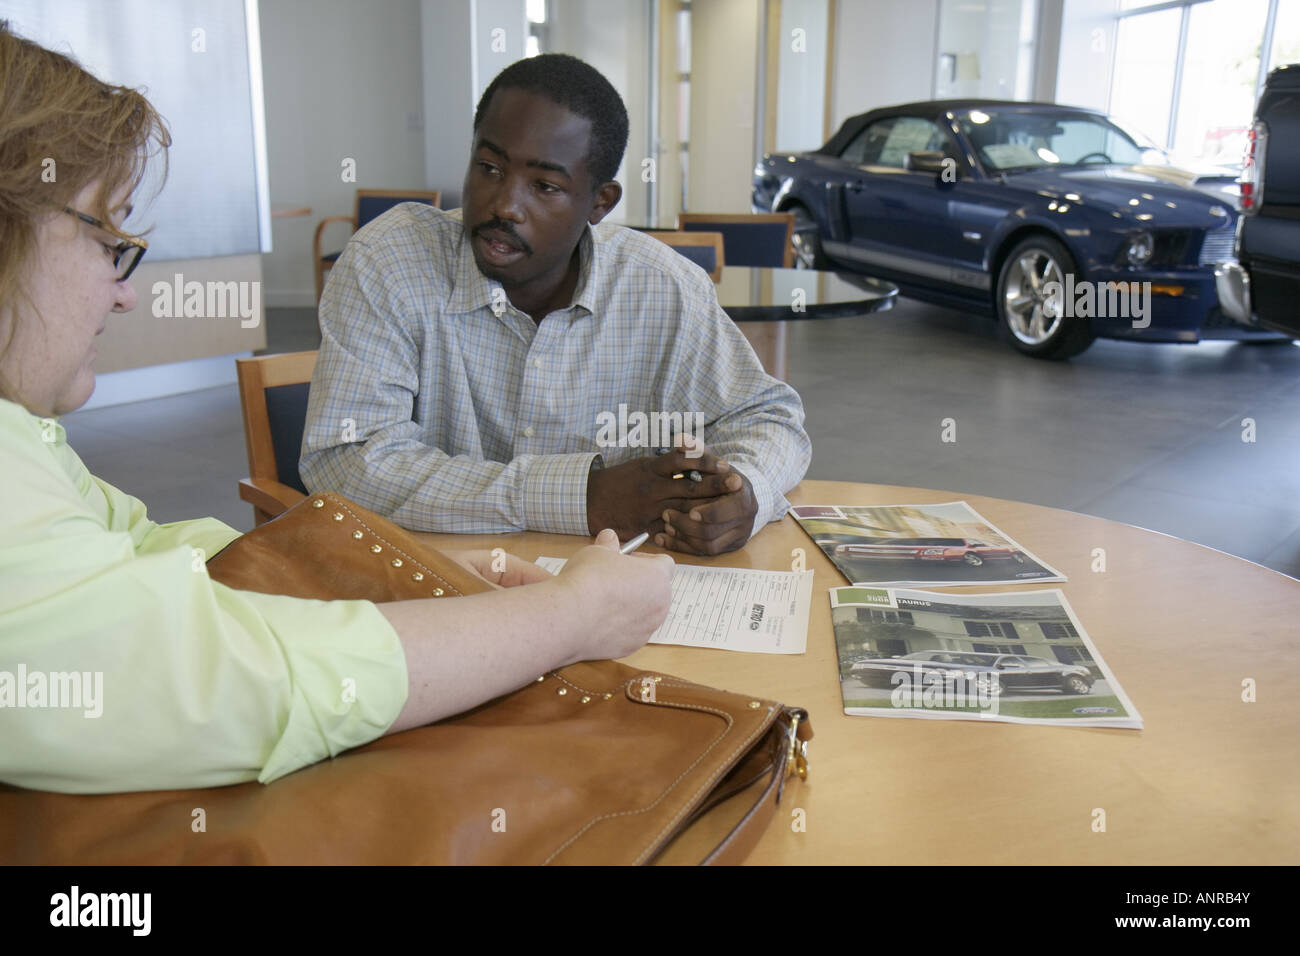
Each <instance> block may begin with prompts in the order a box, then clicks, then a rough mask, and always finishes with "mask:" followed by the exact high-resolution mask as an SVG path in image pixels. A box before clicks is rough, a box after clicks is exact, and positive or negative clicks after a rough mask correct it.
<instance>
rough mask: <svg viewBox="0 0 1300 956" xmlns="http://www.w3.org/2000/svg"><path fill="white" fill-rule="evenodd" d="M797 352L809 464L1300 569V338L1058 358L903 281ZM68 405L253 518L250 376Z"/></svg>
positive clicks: (133, 479)
mask: <svg viewBox="0 0 1300 956" xmlns="http://www.w3.org/2000/svg"><path fill="white" fill-rule="evenodd" d="M314 319H315V317H314V313H313V311H312V310H310V309H273V310H269V312H268V317H267V334H268V342H269V345H270V349H269V351H277V352H278V351H294V350H297V349H305V348H314V347H315V346H316V344H317V341H318V339H317V338H316V332H315V320H314ZM789 353H790V381H791V384H793V385H794V386H795V388H796V389H797V390H798V391H799V393H800V394H801V395H802V396H803V400H804V406H805V410H806V412H807V415H808V431H809V434H810V435H811V436H812V440H813V461H812V467H811V468H810V469H809V472H808V477H809V478H823V479H837V480H844V481H849V480H852V481H865V482H874V483H879V484H898V485H914V486H918V487H924V488H942V489H945V490H948V491H953V492H957V493H968V494H980V495H990V496H994V497H999V498H1013V499H1019V500H1022V501H1029V502H1033V503H1036V504H1042V505H1050V506H1053V507H1057V508H1066V509H1069V510H1072V511H1080V512H1084V513H1087V514H1093V515H1099V516H1101V517H1105V518H1111V519H1114V520H1117V521H1125V522H1128V523H1130V524H1135V525H1140V526H1142V527H1145V528H1151V529H1153V530H1156V531H1162V532H1165V533H1167V534H1172V535H1176V536H1178V537H1181V538H1186V539H1188V540H1190V541H1196V542H1199V543H1201V544H1206V545H1209V546H1211V547H1214V548H1218V549H1220V550H1222V551H1227V552H1229V553H1231V554H1235V555H1239V556H1240V557H1244V558H1248V559H1250V560H1252V561H1256V562H1258V563H1260V564H1264V565H1267V566H1268V567H1270V568H1274V569H1276V570H1278V571H1282V572H1284V573H1287V574H1290V575H1292V576H1294V577H1300V347H1297V346H1293V345H1268V346H1260V345H1254V346H1251V345H1235V344H1229V343H1205V344H1201V345H1197V346H1179V345H1137V344H1130V343H1123V342H1108V341H1099V342H1098V343H1097V344H1096V345H1094V346H1093V347H1092V348H1091V349H1090V350H1088V351H1087V352H1085V353H1084V354H1083V355H1081V356H1079V357H1077V358H1075V359H1073V360H1071V361H1069V362H1066V363H1047V362H1039V361H1035V360H1032V359H1027V358H1023V357H1021V356H1020V355H1019V354H1017V353H1016V352H1014V351H1012V350H1011V349H1010V348H1009V347H1008V346H1006V345H1004V344H1002V343H1001V342H1000V341H999V340H998V339H997V337H996V336H995V334H994V330H993V327H992V325H991V323H988V322H986V321H985V320H980V319H973V318H967V317H966V316H964V315H962V314H960V313H957V312H954V311H951V310H948V309H941V308H937V307H934V306H928V305H923V304H920V303H916V302H912V301H909V300H902V301H900V303H899V304H898V306H897V308H895V309H894V310H892V311H890V312H885V313H881V314H879V315H875V316H866V317H863V318H853V319H835V320H830V321H822V322H805V323H797V324H795V325H794V326H792V328H791V331H790V344H789ZM948 418H951V419H953V420H954V422H953V424H954V425H955V429H953V430H950V431H951V432H952V433H953V434H954V435H955V438H956V440H955V441H952V442H945V441H943V440H942V431H943V428H944V419H948ZM1243 419H1253V421H1254V438H1255V440H1254V441H1253V442H1248V441H1243V433H1244V431H1245V430H1246V428H1247V427H1248V426H1244V425H1243ZM64 424H65V425H66V427H67V430H68V436H69V440H70V441H71V442H72V445H73V447H74V448H76V449H77V451H78V452H79V453H80V454H81V456H82V458H83V459H84V460H85V462H86V464H87V465H88V466H89V468H90V470H91V471H92V472H94V473H95V474H97V475H98V476H100V477H101V478H103V479H104V480H106V481H108V482H110V483H112V484H115V485H117V486H118V487H120V488H123V489H125V490H127V491H129V492H130V493H131V494H134V495H135V496H136V497H138V498H141V499H142V500H143V501H144V502H145V503H146V504H147V505H148V506H149V510H150V514H151V516H152V517H153V518H154V519H155V520H158V521H173V520H177V519H180V518H188V517H195V516H198V515H208V514H211V515H215V516H217V517H218V518H221V519H222V520H224V521H226V522H228V523H229V524H231V525H233V526H234V527H236V528H239V529H242V530H247V529H248V528H250V527H251V526H252V509H251V508H250V507H249V506H248V505H246V504H244V503H243V502H241V501H239V499H238V497H237V492H236V482H237V481H238V479H239V478H241V477H244V476H245V475H246V474H247V464H246V459H245V452H244V439H243V431H242V425H241V419H240V412H239V397H238V394H237V393H236V390H235V387H234V386H233V385H232V386H227V387H223V388H214V389H208V390H206V391H202V392H193V393H190V394H186V395H178V396H174V397H171V398H164V399H158V400H155V401H150V402H139V403H136V404H132V405H120V406H116V407H111V408H102V409H94V410H91V411H86V412H77V413H74V414H72V415H68V416H66V417H65V419H64ZM826 503H827V504H834V503H835V502H826ZM1005 530H1007V532H1008V533H1010V534H1012V535H1014V533H1015V531H1014V529H1010V528H1008V529H1005Z"/></svg>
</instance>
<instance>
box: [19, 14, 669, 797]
mask: <svg viewBox="0 0 1300 956" xmlns="http://www.w3.org/2000/svg"><path fill="white" fill-rule="evenodd" d="M169 145H170V141H169V134H168V132H167V128H166V126H165V124H164V122H163V120H162V118H161V117H160V116H159V115H158V114H157V112H155V110H154V109H153V107H152V106H151V105H150V104H149V102H148V101H147V100H146V99H144V97H143V96H141V95H140V94H139V93H138V92H136V91H134V90H130V89H126V88H123V87H115V86H110V85H107V84H104V83H102V82H100V81H98V80H96V79H95V78H94V77H92V76H91V75H89V74H88V73H86V72H85V71H84V70H82V69H81V68H80V67H79V66H77V64H76V63H74V62H73V61H71V60H70V59H68V58H66V57H64V56H61V55H59V54H56V53H52V52H50V51H48V50H45V49H43V48H41V47H40V46H37V45H36V44H34V43H31V42H30V41H27V40H24V39H22V38H20V37H18V36H16V35H14V33H13V32H12V31H11V30H10V29H9V27H8V25H7V24H5V23H4V22H3V21H0V741H3V744H2V745H0V782H5V783H10V784H15V785H18V786H22V787H29V788H34V789H42V790H57V791H64V792H78V793H94V792H107V791H125V790H151V789H170V788H183V787H206V786H217V785H223V784H229V783H237V782H242V781H246V780H252V779H258V780H261V781H263V782H269V781H271V780H274V779H275V778H277V777H280V776H282V775H284V774H286V773H290V772H291V771H293V770H296V769H298V768H299V767H302V766H305V765H307V764H310V763H313V762H315V761H317V760H320V759H322V758H324V757H327V756H332V755H334V754H337V753H339V752H340V751H343V750H346V749H348V748H350V747H355V746H359V745H361V744H363V743H367V742H369V741H371V740H373V739H375V738H377V737H380V736H382V735H384V734H387V733H394V732H397V731H400V730H405V729H408V728H411V727H416V726H420V725H422V724H426V723H429V722H432V721H434V720H438V719H440V718H442V717H446V716H450V715H452V714H456V713H459V712H461V711H464V710H467V709H469V708H471V707H474V706H477V705H478V704H481V703H483V702H485V701H487V700H490V699H492V698H494V697H496V696H499V695H501V694H503V693H506V692H508V691H510V690H513V689H515V688H517V687H520V686H523V685H524V684H526V683H528V682H529V681H530V680H532V679H534V678H536V676H537V675H538V674H540V673H543V672H544V671H546V670H549V669H551V668H554V667H558V666H562V665H565V664H568V663H572V662H574V661H579V660H587V659H599V658H607V657H620V656H623V655H625V654H629V653H631V652H632V651H633V650H635V649H636V648H638V647H640V646H641V645H642V644H643V643H645V641H646V639H647V638H648V637H649V636H650V634H651V633H653V631H654V629H655V628H656V627H658V625H659V624H660V623H661V622H662V621H663V618H664V616H665V614H666V612H667V607H668V597H669V579H670V577H671V572H672V561H671V559H669V558H667V557H666V556H657V557H648V556H636V555H630V556H624V555H620V554H619V553H618V544H617V539H616V538H615V536H614V534H613V532H612V531H605V532H602V533H601V535H600V536H598V537H597V539H596V544H595V545H593V546H590V547H587V548H584V549H583V550H581V551H579V552H578V553H577V554H576V555H575V556H574V558H572V559H571V560H570V561H569V562H568V565H567V566H566V568H565V571H564V572H563V573H562V574H561V575H560V576H558V577H555V578H552V577H550V576H549V575H548V574H546V573H545V572H542V571H540V570H539V569H537V568H536V567H534V566H532V565H529V564H527V563H526V562H523V561H520V560H519V559H517V558H511V559H510V561H509V562H508V564H507V567H506V570H505V571H504V572H495V571H493V570H492V569H491V568H490V563H491V562H490V555H489V554H487V553H485V552H471V553H466V554H463V555H460V556H458V557H457V560H459V561H461V562H462V563H463V564H465V566H466V567H468V568H470V569H471V570H473V571H476V572H477V573H479V574H481V575H482V576H484V577H486V578H488V579H489V581H490V582H491V583H493V584H494V585H497V586H499V587H500V589H499V590H494V591H492V592H489V593H486V594H479V595H474V596H471V597H464V598H457V599H453V600H446V599H444V600H433V599H430V600H427V601H402V602H396V603H392V604H384V605H375V604H371V603H369V602H364V601H329V602H322V601H307V600H300V599H297V598H289V597H281V596H275V595H264V594H255V593H252V592H246V591H235V590H232V589H230V588H227V587H224V586H223V585H220V584H216V583H214V582H213V581H212V580H211V579H210V578H209V577H208V575H207V574H206V570H205V568H204V566H203V564H202V562H201V561H200V560H196V558H195V555H196V554H197V553H198V552H197V551H196V550H195V549H202V552H203V553H205V554H208V555H212V554H216V553H217V552H218V551H220V550H221V549H222V548H223V547H225V546H226V545H227V544H229V543H230V542H231V541H232V540H234V538H236V537H237V536H238V532H236V531H235V530H234V529H232V528H229V527H227V526H226V525H224V524H222V523H221V522H219V521H216V520H215V519H211V518H200V519H197V520H193V521H181V522H175V523H172V524H166V525H158V524H155V523H154V522H152V521H150V520H149V519H148V517H147V515H146V512H145V506H144V505H143V504H142V503H141V502H140V501H138V500H136V499H135V498H132V497H130V496H129V495H127V494H125V493H123V492H121V491H119V490H117V489H116V488H114V487H112V486H110V485H108V484H106V483H104V482H102V481H100V480H99V479H97V478H95V477H94V476H93V475H91V474H90V473H89V472H88V471H87V470H86V467H85V465H83V464H82V462H81V460H80V459H79V458H78V457H77V455H76V453H75V452H73V450H72V449H71V448H70V447H68V445H67V443H66V441H65V436H64V432H63V429H62V427H61V426H60V425H59V424H58V421H57V417H58V416H59V415H61V414H64V413H66V412H70V411H72V410H73V409H76V408H78V407H80V406H81V405H82V404H84V403H85V402H86V400H87V399H88V398H89V397H90V394H91V392H92V391H93V389H94V385H95V377H94V371H93V364H94V360H95V351H96V350H95V337H96V336H97V335H99V334H100V333H102V332H103V331H104V328H105V324H106V322H107V321H108V319H109V316H110V313H115V312H116V313H129V312H130V311H131V310H132V309H133V308H134V307H135V305H136V293H135V291H134V290H133V289H132V287H131V285H130V284H129V283H128V282H127V281H126V280H127V279H128V278H129V276H130V275H131V272H132V271H133V270H134V269H135V267H136V266H137V265H138V264H139V262H140V257H141V256H142V255H143V254H144V252H145V249H146V248H147V245H146V243H145V241H144V240H143V239H141V238H139V237H137V236H133V235H131V234H130V233H128V232H126V231H125V230H124V228H123V223H124V221H125V219H126V218H127V216H128V215H129V213H130V211H131V201H132V195H133V193H134V192H135V191H136V189H137V187H138V186H139V184H140V182H141V180H142V178H143V175H144V170H145V165H146V162H148V161H149V160H150V159H151V158H152V157H155V156H157V155H158V154H161V155H163V156H165V150H166V148H167V147H168V146H169ZM121 321H129V319H123V320H121ZM74 675H75V681H74ZM346 681H351V682H352V683H351V686H353V687H355V688H356V693H355V699H352V698H349V697H348V696H346V695H344V694H343V693H341V691H342V689H343V687H344V686H345V682H346ZM74 685H75V690H76V691H77V694H76V696H77V700H76V701H75V702H72V704H71V705H70V703H69V693H68V692H69V689H70V688H73V687H74Z"/></svg>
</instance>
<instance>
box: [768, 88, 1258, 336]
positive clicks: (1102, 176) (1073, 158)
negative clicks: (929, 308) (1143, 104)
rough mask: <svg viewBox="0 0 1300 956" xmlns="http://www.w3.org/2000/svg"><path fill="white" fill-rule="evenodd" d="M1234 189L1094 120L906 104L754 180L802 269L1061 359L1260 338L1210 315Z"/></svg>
mask: <svg viewBox="0 0 1300 956" xmlns="http://www.w3.org/2000/svg"><path fill="white" fill-rule="evenodd" d="M1237 198H1238V187H1237V184H1236V182H1235V179H1234V177H1233V176H1232V175H1231V174H1230V173H1229V172H1227V171H1222V172H1221V173H1216V174H1213V175H1211V176H1209V177H1204V176H1203V177H1200V178H1197V177H1196V176H1194V175H1192V174H1191V173H1188V172H1185V171H1182V170H1179V169H1176V168H1174V167H1173V166H1171V165H1169V163H1168V160H1167V158H1166V157H1165V155H1164V154H1163V153H1162V152H1161V151H1160V150H1158V149H1156V148H1154V147H1153V146H1151V145H1150V144H1146V143H1143V142H1141V141H1139V140H1138V138H1137V137H1135V136H1134V135H1132V134H1130V133H1128V132H1126V131H1124V130H1123V129H1121V128H1120V127H1119V126H1117V125H1115V124H1114V123H1113V122H1111V121H1110V120H1109V119H1107V118H1106V116H1105V115H1103V114H1101V113H1096V112H1093V111H1091V110H1084V109H1076V108H1072V107H1065V106H1054V105H1051V104H1042V103H1009V102H997V101H987V100H965V101H961V102H957V101H947V102H930V103H912V104H909V105H906V106H894V107H889V108H887V109H880V110H874V111H872V112H869V113H863V114H861V115H859V116H855V117H853V118H851V119H849V120H847V121H846V122H845V123H844V125H843V126H841V127H840V130H839V132H837V133H836V134H835V135H834V136H833V137H832V138H831V140H830V142H828V143H827V144H826V145H825V146H823V147H822V148H821V149H818V150H814V151H813V152H810V153H795V154H791V155H772V154H769V155H767V156H764V157H763V160H762V162H761V163H759V165H758V166H757V167H756V168H755V170H754V194H753V207H754V210H755V211H756V212H769V211H774V212H783V211H789V212H793V213H794V214H795V221H796V226H795V247H796V250H797V253H798V258H799V262H800V264H801V265H804V266H807V267H809V268H821V269H836V270H840V271H850V272H858V273H865V274H868V275H873V276H879V277H881V278H885V279H888V280H890V281H892V282H894V283H896V284H897V285H898V286H899V289H900V290H901V291H902V293H903V294H904V295H908V296H912V297H913V298H917V299H922V300H924V301H927V302H935V303H938V304H940V305H947V306H952V307H955V308H959V309H963V310H968V311H972V310H973V311H978V312H983V313H987V314H992V315H994V316H995V317H996V318H997V319H998V321H999V323H1000V325H1001V328H1002V330H1003V332H1004V334H1005V336H1006V338H1007V339H1008V341H1009V342H1010V343H1011V344H1012V345H1013V346H1015V347H1016V348H1018V349H1019V350H1020V351H1022V352H1025V353H1026V354H1029V355H1033V356H1036V357H1039V358H1067V357H1069V356H1071V355H1076V354H1078V353H1079V352H1081V351H1083V350H1084V349H1085V348H1087V347H1088V346H1089V345H1090V344H1091V343H1092V341H1093V339H1094V338H1095V337H1097V336H1105V337H1110V338H1123V339H1138V340H1144V341H1153V342H1197V341H1200V340H1201V339H1209V338H1229V339H1267V338H1279V337H1280V336H1278V335H1277V334H1276V333H1270V332H1268V331H1266V330H1261V329H1259V328H1258V327H1255V326H1252V325H1246V324H1241V323H1239V322H1236V321H1233V320H1232V319H1230V318H1228V317H1227V316H1226V315H1225V314H1224V313H1223V311H1222V310H1221V309H1220V308H1219V305H1218V298H1217V295H1216V292H1215V277H1214V270H1215V265H1216V264H1217V263H1219V262H1223V261H1227V260H1230V259H1231V258H1232V255H1233V236H1234V229H1235V225H1236V218H1237V213H1236V201H1237Z"/></svg>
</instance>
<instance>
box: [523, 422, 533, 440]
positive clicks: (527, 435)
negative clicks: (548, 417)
mask: <svg viewBox="0 0 1300 956" xmlns="http://www.w3.org/2000/svg"><path fill="white" fill-rule="evenodd" d="M524 437H525V438H532V437H533V426H532V425H529V426H528V427H527V428H525V429H524Z"/></svg>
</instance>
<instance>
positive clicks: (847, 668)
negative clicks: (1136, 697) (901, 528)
mask: <svg viewBox="0 0 1300 956" xmlns="http://www.w3.org/2000/svg"><path fill="white" fill-rule="evenodd" d="M830 598H831V623H832V624H833V625H834V628H835V648H836V651H837V653H838V657H839V668H840V692H841V694H842V695H843V698H844V713H846V714H849V715H851V716H880V717H928V718H935V719H940V720H998V721H1005V722H1009V723H1016V724H1060V725H1066V724H1068V725H1070V726H1072V727H1125V728H1131V729H1135V730H1141V729H1142V718H1141V716H1140V715H1139V714H1138V712H1137V708H1135V707H1134V706H1133V702H1132V701H1131V700H1129V698H1128V695H1127V694H1126V693H1124V688H1122V687H1120V685H1119V681H1118V680H1116V679H1115V675H1114V674H1112V673H1111V671H1110V668H1109V667H1107V666H1106V662H1105V661H1104V660H1102V657H1101V654H1100V653H1098V651H1097V648H1096V647H1095V646H1094V645H1093V643H1092V640H1091V639H1090V638H1089V637H1088V634H1087V632H1086V631H1084V629H1083V625H1082V624H1080V623H1079V619H1078V618H1077V617H1075V615H1074V610H1073V609H1072V608H1071V607H1070V605H1069V603H1068V602H1067V601H1066V599H1065V595H1064V594H1063V593H1061V591H1060V590H1059V589H1057V588H1052V589H1048V590H1039V591H1020V592H1005V593H1001V594H961V593H957V594H953V593H947V594H941V593H939V592H937V591H915V590H907V589H898V588H868V587H840V588H831V589H830Z"/></svg>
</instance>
